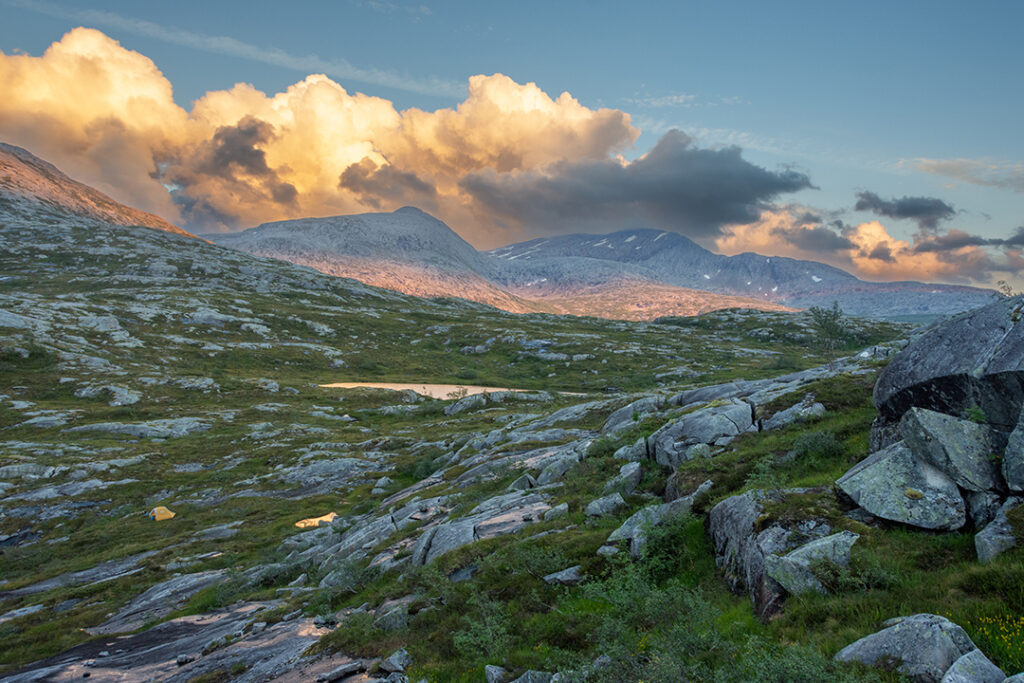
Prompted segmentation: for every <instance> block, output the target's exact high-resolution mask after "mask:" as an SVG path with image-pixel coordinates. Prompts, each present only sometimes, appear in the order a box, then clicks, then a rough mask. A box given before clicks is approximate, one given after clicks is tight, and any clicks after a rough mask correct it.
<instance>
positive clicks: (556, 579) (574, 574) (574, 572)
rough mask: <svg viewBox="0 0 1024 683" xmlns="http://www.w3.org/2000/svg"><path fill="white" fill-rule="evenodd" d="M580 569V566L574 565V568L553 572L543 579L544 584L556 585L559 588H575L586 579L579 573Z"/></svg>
mask: <svg viewBox="0 0 1024 683" xmlns="http://www.w3.org/2000/svg"><path fill="white" fill-rule="evenodd" d="M582 568H583V567H582V566H580V565H576V566H574V567H569V568H568V569H563V570H562V571H560V572H553V573H551V574H548V575H547V576H545V577H544V582H545V583H550V584H558V585H561V586H576V585H578V584H580V583H583V579H584V578H586V577H584V576H583V573H582V572H581V571H580V570H581V569H582Z"/></svg>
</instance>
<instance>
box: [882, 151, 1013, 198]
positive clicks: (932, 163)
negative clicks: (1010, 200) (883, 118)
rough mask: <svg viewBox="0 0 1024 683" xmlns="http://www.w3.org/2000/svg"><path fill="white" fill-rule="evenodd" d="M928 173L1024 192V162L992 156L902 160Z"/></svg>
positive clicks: (905, 163)
mask: <svg viewBox="0 0 1024 683" xmlns="http://www.w3.org/2000/svg"><path fill="white" fill-rule="evenodd" d="M902 163H903V165H905V166H907V165H909V166H911V167H913V168H916V169H917V170H919V171H924V172H925V173H932V174H934V175H940V176H945V177H947V178H953V179H954V180H959V181H960V182H962V183H968V184H971V185H983V186H986V187H997V188H999V189H1003V190H1010V191H1012V192H1024V164H1020V163H1013V162H1009V161H996V160H992V159H913V160H911V161H904V162H902Z"/></svg>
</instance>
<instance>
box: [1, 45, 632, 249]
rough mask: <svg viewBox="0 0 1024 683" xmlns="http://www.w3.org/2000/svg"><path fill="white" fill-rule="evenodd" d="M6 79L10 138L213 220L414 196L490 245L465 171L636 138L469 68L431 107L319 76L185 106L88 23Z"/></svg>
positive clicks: (315, 211) (196, 221) (78, 170)
mask: <svg viewBox="0 0 1024 683" xmlns="http://www.w3.org/2000/svg"><path fill="white" fill-rule="evenodd" d="M0 80H2V82H4V83H5V84H6V87H5V95H6V96H5V97H4V98H0V138H2V139H4V140H5V141H8V142H10V143H13V144H18V145H21V146H24V147H27V148H29V149H30V150H32V151H34V152H36V153H37V154H39V155H40V156H42V157H44V158H46V159H48V160H50V161H52V162H53V163H55V164H56V165H57V166H59V167H61V168H63V169H64V170H66V171H67V172H68V173H69V174H71V175H72V176H74V177H76V178H78V179H80V180H82V181H83V182H86V183H88V184H90V185H94V186H96V187H98V188H99V189H101V190H103V191H104V192H107V193H108V194H111V195H112V196H114V197H115V198H117V199H119V200H121V201H124V202H125V203H128V204H132V205H135V206H139V207H140V208H143V209H146V210H149V211H153V212H155V213H158V214H160V215H162V216H164V217H166V218H168V219H169V220H172V221H174V222H178V223H184V224H186V225H189V226H192V227H194V228H196V229H200V230H210V231H213V230H230V229H238V228H242V227H249V226H252V225H255V224H258V223H261V222H264V221H269V220H278V219H283V218H296V217H302V216H310V215H328V214H335V213H349V212H358V211H377V210H392V209H395V208H398V207H400V206H402V205H404V204H407V203H417V204H418V205H421V206H423V208H426V209H428V210H433V211H436V212H437V213H439V214H440V215H441V216H443V217H444V218H445V219H447V220H449V221H450V222H452V223H453V224H454V226H455V227H457V228H458V229H459V230H460V232H462V234H463V235H464V236H465V237H467V238H468V239H470V240H472V241H476V242H478V243H480V242H488V241H489V242H494V241H495V239H496V236H495V235H486V234H483V233H482V232H479V231H476V230H475V226H476V225H477V223H476V221H475V220H473V217H474V215H475V214H474V213H473V211H472V210H471V208H472V207H471V206H470V205H471V203H472V201H471V199H469V198H467V197H466V196H464V195H463V193H462V191H461V190H460V189H459V180H460V179H461V178H462V177H463V176H465V175H466V174H467V173H471V172H474V171H481V170H489V169H492V170H494V171H496V172H499V173H506V172H510V171H518V170H530V169H538V168H542V167H544V166H546V165H549V164H553V163H556V162H562V161H570V162H571V161H581V160H592V159H605V158H608V157H609V156H610V155H614V154H617V153H620V152H622V151H623V150H625V149H626V148H628V147H629V146H630V145H631V144H632V143H633V142H634V141H635V140H636V138H637V136H638V135H639V133H640V131H639V130H638V129H636V128H634V127H633V126H632V125H631V124H630V118H629V115H628V114H626V113H624V112H622V111H618V110H612V109H597V110H595V109H589V108H587V107H585V106H583V105H581V104H580V103H579V102H578V101H577V100H576V99H574V98H573V97H572V96H571V95H569V94H568V93H563V94H562V95H560V96H559V97H557V98H552V97H550V96H548V95H547V94H546V93H544V92H543V91H542V90H541V89H540V88H538V87H537V86H536V85H535V84H533V83H528V84H525V85H523V84H519V83H516V82H515V81H513V80H512V79H510V78H508V77H506V76H503V75H501V74H495V75H492V76H483V75H479V76H473V77H471V78H470V79H469V93H468V96H467V98H466V99H465V100H464V101H463V102H461V103H460V104H459V105H458V106H457V107H455V108H454V109H439V110H437V111H432V112H428V111H423V110H420V109H408V110H405V111H398V110H396V109H395V107H394V105H393V104H392V103H391V102H390V101H388V100H385V99H382V98H378V97H372V96H368V95H363V94H359V93H356V94H352V93H349V92H348V91H346V90H345V89H344V88H343V87H342V86H341V85H339V84H338V83H336V82H334V81H333V80H331V79H330V78H328V77H326V76H323V75H311V76H308V77H307V78H305V79H304V80H302V81H300V82H299V83H296V84H294V85H292V86H291V87H289V88H288V89H287V90H286V91H284V92H282V93H277V94H275V95H267V94H266V93H263V92H261V91H259V90H257V89H256V88H254V87H252V86H251V85H247V84H238V85H236V86H234V87H233V88H231V89H230V90H223V91H216V92H210V93H207V94H206V95H204V96H203V97H202V98H200V99H199V100H198V101H197V102H195V103H194V105H193V107H192V109H191V111H186V110H184V109H183V108H181V107H179V106H177V105H176V104H175V103H174V101H173V98H172V87H171V83H170V82H169V81H168V80H167V79H166V77H164V75H163V74H162V73H161V72H160V70H159V69H158V68H157V66H156V65H155V64H154V63H153V62H152V61H151V60H150V59H149V58H147V57H145V56H144V55H141V54H139V53H137V52H134V51H131V50H127V49H125V48H123V47H122V46H121V45H120V44H119V43H118V42H117V41H115V40H113V39H111V38H109V37H108V36H106V35H105V34H103V33H102V32H100V31H97V30H93V29H87V28H77V29H74V30H72V31H70V32H69V33H68V34H67V35H65V36H64V37H63V38H62V39H61V40H60V41H59V42H57V43H54V44H53V45H52V46H50V48H49V49H48V50H47V51H46V52H45V53H44V54H43V55H42V56H41V57H32V56H27V55H6V54H3V53H0ZM168 188H169V189H171V190H172V191H173V192H172V193H171V194H169V193H168ZM498 241H500V238H498Z"/></svg>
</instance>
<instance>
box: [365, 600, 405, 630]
mask: <svg viewBox="0 0 1024 683" xmlns="http://www.w3.org/2000/svg"><path fill="white" fill-rule="evenodd" d="M373 625H374V626H375V627H377V628H379V629H381V630H383V631H398V630H399V629H403V628H405V627H406V626H408V625H409V608H408V606H406V604H405V603H401V604H399V605H395V606H394V607H391V608H390V609H388V610H386V611H385V612H384V613H383V614H381V615H379V616H378V617H377V618H376V619H374V620H373Z"/></svg>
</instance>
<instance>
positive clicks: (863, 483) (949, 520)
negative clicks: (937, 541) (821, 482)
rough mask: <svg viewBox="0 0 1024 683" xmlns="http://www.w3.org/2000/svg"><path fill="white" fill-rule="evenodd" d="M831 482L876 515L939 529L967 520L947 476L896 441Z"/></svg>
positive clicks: (962, 506)
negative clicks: (834, 481)
mask: <svg viewBox="0 0 1024 683" xmlns="http://www.w3.org/2000/svg"><path fill="white" fill-rule="evenodd" d="M836 485H837V486H839V488H841V489H842V490H843V492H844V493H845V494H846V495H848V496H849V497H850V498H852V499H853V501H854V502H855V503H857V504H858V505H860V506H861V507H862V508H864V509H865V510H867V511H868V512H870V513H871V514H873V515H875V516H876V517H881V518H882V519H888V520H891V521H894V522H903V523H904V524H910V525H913V526H918V527H921V528H924V529H941V530H943V531H954V530H956V529H959V528H960V527H962V526H963V525H964V523H965V522H966V520H967V513H966V505H965V503H964V499H963V496H961V495H960V491H959V489H957V486H956V484H955V483H954V482H953V480H952V479H950V478H949V477H947V476H946V475H945V474H944V473H942V472H941V471H940V470H939V469H937V468H936V467H934V466H933V465H930V464H928V463H925V462H921V461H920V460H918V459H917V458H916V457H915V456H914V454H913V453H912V452H911V450H910V449H909V448H908V447H907V446H906V444H904V443H903V442H902V441H901V442H898V443H895V444H893V445H892V446H889V447H888V448H885V449H883V450H881V451H878V452H877V453H873V454H871V455H869V456H868V457H867V458H865V459H864V460H862V461H861V462H859V463H858V464H857V465H855V466H854V467H853V468H851V469H850V470H849V471H848V472H847V473H846V474H844V475H843V476H842V477H840V478H839V480H838V481H836Z"/></svg>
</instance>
